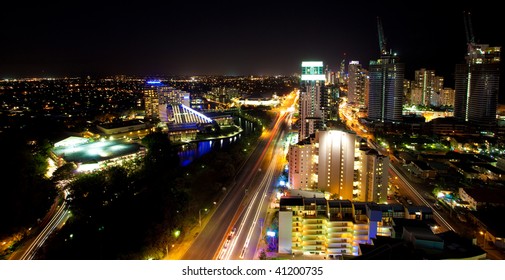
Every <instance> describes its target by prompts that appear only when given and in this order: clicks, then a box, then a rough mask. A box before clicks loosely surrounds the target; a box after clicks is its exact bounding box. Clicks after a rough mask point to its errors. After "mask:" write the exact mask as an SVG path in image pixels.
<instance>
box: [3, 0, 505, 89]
mask: <svg viewBox="0 0 505 280" xmlns="http://www.w3.org/2000/svg"><path fill="white" fill-rule="evenodd" d="M11 2H16V3H10V4H6V3H2V17H0V23H1V27H2V40H1V41H0V78H9V77H10V78H15V77H26V76H37V77H50V76H56V77H61V76H76V75H115V74H126V75H206V74H220V75H274V74H280V75H291V74H293V73H295V72H299V71H300V64H301V61H302V60H322V61H323V62H324V63H325V64H328V65H329V67H330V68H331V69H334V70H337V67H338V65H339V64H340V61H341V60H342V59H343V58H344V57H345V58H346V60H347V61H349V60H359V61H360V62H361V63H362V64H363V65H364V66H365V68H368V64H369V61H370V60H371V59H377V58H378V54H379V43H378V36H377V16H379V17H381V19H382V23H383V27H384V33H385V36H386V38H387V40H388V48H391V49H393V50H394V51H395V52H397V53H398V54H399V55H400V57H401V59H402V61H403V62H404V63H405V64H406V67H407V73H406V76H407V78H412V77H413V75H414V72H413V71H414V70H416V69H420V68H422V67H424V68H428V69H434V70H435V71H436V73H437V74H439V75H443V76H447V77H446V80H448V81H449V82H448V83H449V85H450V83H451V82H450V80H451V79H452V75H453V72H454V65H455V64H456V63H460V62H462V61H464V55H465V50H466V37H465V29H464V24H463V11H464V10H469V11H471V12H472V21H473V29H474V34H475V37H476V39H477V41H478V42H480V43H489V44H490V45H493V46H495V45H498V46H503V39H504V38H505V34H504V33H505V30H504V29H505V28H504V26H505V25H504V24H503V20H502V18H503V17H504V16H503V15H502V14H501V9H500V8H498V7H497V6H496V5H497V4H494V5H495V6H484V5H486V3H488V2H482V1H473V2H478V3H479V4H480V7H478V8H476V7H471V6H468V5H466V4H464V2H459V4H458V5H459V6H457V7H456V6H455V7H445V6H442V1H431V0H427V1H416V2H412V1H369V2H371V3H367V1H346V2H351V3H352V4H344V2H343V1H304V2H303V3H304V4H303V5H300V4H299V3H296V2H293V1H290V2H284V3H279V2H276V3H269V2H261V1H234V2H223V1H206V2H203V3H199V2H197V1H177V2H173V1H165V2H163V3H156V2H150V1H136V2H135V3H130V2H127V1H121V2H108V3H105V1H76V2H77V3H74V1H64V2H63V1H59V2H58V3H51V4H49V3H46V2H45V1H40V2H38V3H35V4H32V3H30V2H26V3H20V1H11ZM405 3H409V4H405ZM448 3H450V2H448ZM413 4H419V5H423V6H418V7H413V6H412V5H413ZM443 5H448V4H446V3H445V2H443ZM449 5H450V4H449ZM502 68H503V67H502Z"/></svg>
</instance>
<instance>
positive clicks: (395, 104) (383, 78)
mask: <svg viewBox="0 0 505 280" xmlns="http://www.w3.org/2000/svg"><path fill="white" fill-rule="evenodd" d="M404 72H405V65H404V64H403V63H399V62H398V57H397V56H396V54H393V53H386V54H382V55H381V58H380V59H378V60H376V61H370V68H369V77H370V89H369V95H368V96H369V97H368V118H369V119H372V120H375V121H380V122H401V121H402V109H403V79H404Z"/></svg>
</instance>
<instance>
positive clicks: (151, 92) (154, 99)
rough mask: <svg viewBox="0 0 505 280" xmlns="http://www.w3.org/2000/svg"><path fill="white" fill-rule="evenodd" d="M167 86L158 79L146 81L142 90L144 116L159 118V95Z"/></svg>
mask: <svg viewBox="0 0 505 280" xmlns="http://www.w3.org/2000/svg"><path fill="white" fill-rule="evenodd" d="M168 88H169V87H168V86H166V85H164V84H163V83H161V82H160V81H147V82H146V84H145V86H144V89H143V92H144V104H145V110H146V117H148V118H159V117H160V108H159V105H160V95H161V94H162V93H163V92H165V91H167V90H168Z"/></svg>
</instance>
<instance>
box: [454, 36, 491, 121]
mask: <svg viewBox="0 0 505 280" xmlns="http://www.w3.org/2000/svg"><path fill="white" fill-rule="evenodd" d="M499 83H500V47H489V46H488V45H484V44H482V45H478V44H469V47H468V53H467V56H466V63H465V64H457V65H456V73H455V101H454V117H455V118H457V119H460V120H464V121H466V122H471V123H475V124H479V125H493V124H495V123H496V108H497V106H498V87H499Z"/></svg>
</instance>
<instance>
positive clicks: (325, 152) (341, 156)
mask: <svg viewBox="0 0 505 280" xmlns="http://www.w3.org/2000/svg"><path fill="white" fill-rule="evenodd" d="M316 140H317V141H318V145H319V153H318V154H319V156H318V167H317V168H318V172H317V180H318V188H319V189H320V190H322V191H327V192H329V193H330V194H331V195H334V196H335V197H336V198H338V199H349V200H352V199H353V194H352V190H353V179H354V147H355V141H356V134H355V133H354V132H346V131H340V130H329V131H319V132H318V134H317V137H316Z"/></svg>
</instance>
